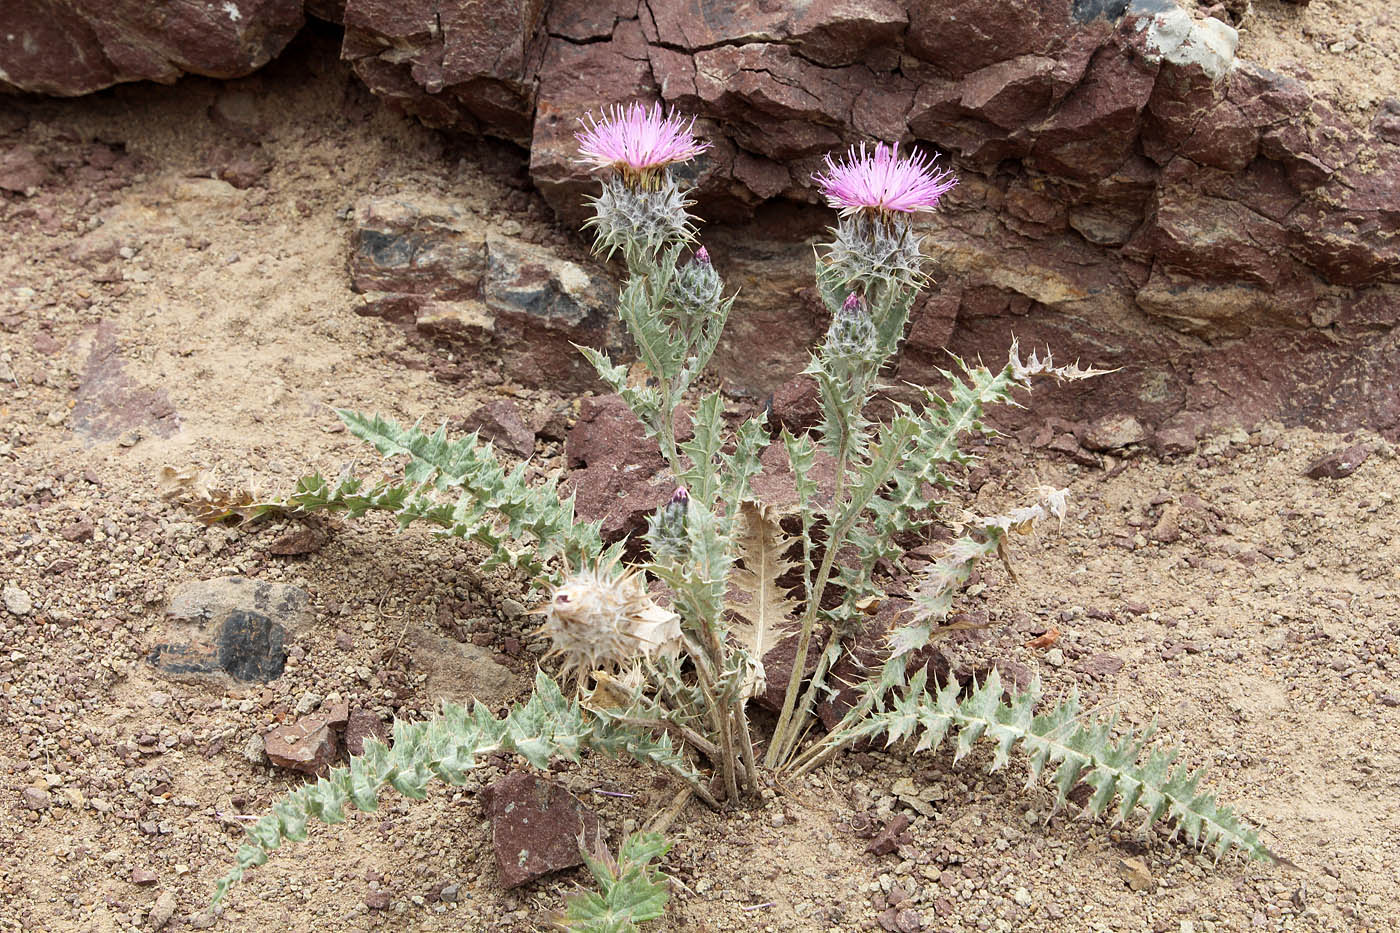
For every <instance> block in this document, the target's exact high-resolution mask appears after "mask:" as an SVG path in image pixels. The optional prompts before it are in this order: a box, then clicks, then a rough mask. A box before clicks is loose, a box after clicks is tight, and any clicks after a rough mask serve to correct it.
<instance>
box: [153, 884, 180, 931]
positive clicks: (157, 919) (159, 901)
mask: <svg viewBox="0 0 1400 933" xmlns="http://www.w3.org/2000/svg"><path fill="white" fill-rule="evenodd" d="M173 916H175V895H174V894H171V893H170V892H169V891H162V892H160V897H158V898H156V903H155V906H153V907H152V908H151V912H150V914H149V915H147V917H146V921H147V922H148V923H149V924H150V928H151V930H152V931H155V930H159V929H162V928H163V927H164V926H165V925H166V924H167V923H169V922H170V918H171V917H173Z"/></svg>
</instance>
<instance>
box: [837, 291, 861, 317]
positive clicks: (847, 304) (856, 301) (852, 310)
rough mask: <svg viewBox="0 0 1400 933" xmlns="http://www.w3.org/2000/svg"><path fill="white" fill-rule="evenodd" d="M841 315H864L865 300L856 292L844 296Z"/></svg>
mask: <svg viewBox="0 0 1400 933" xmlns="http://www.w3.org/2000/svg"><path fill="white" fill-rule="evenodd" d="M841 313H842V314H847V315H851V316H854V315H857V314H864V313H865V299H864V298H862V297H861V296H860V294H859V293H858V292H851V293H850V294H849V295H847V296H846V300H845V301H844V302H842V303H841Z"/></svg>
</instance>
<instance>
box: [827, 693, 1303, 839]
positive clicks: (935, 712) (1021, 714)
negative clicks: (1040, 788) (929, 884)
mask: <svg viewBox="0 0 1400 933" xmlns="http://www.w3.org/2000/svg"><path fill="white" fill-rule="evenodd" d="M958 692H959V691H958V689H957V687H956V684H950V685H948V686H945V687H944V688H943V689H942V690H940V691H939V692H938V693H937V694H930V693H928V692H926V691H925V690H924V673H923V671H922V670H921V671H919V672H918V673H917V674H916V675H915V676H914V677H913V678H912V679H911V680H910V683H909V689H908V690H907V691H905V693H904V695H903V696H901V697H899V698H897V699H896V700H895V701H894V702H893V704H892V708H891V709H890V710H888V711H886V712H880V713H873V714H871V715H870V716H869V717H868V718H866V720H865V721H864V722H862V723H860V724H859V725H858V726H857V727H856V728H854V729H852V730H851V735H852V736H854V737H856V738H873V737H876V736H880V735H885V736H888V737H889V739H890V741H891V742H893V741H896V740H898V739H902V738H906V737H910V736H913V735H915V734H916V733H921V734H922V737H921V738H920V739H919V742H918V746H917V748H918V750H924V749H932V748H937V747H938V745H939V743H940V742H941V741H942V738H943V736H944V735H946V734H947V733H949V732H951V731H956V732H957V734H958V741H957V750H956V752H955V755H954V760H956V759H958V758H961V757H962V756H963V755H965V754H967V753H968V751H970V750H971V748H972V746H973V744H974V743H975V742H976V740H977V739H978V738H982V737H985V738H988V739H990V740H992V741H993V742H994V743H995V744H996V754H995V755H994V757H993V759H992V763H991V768H990V770H993V771H995V770H997V769H998V768H1000V767H1002V766H1003V765H1004V764H1005V763H1006V761H1007V758H1008V755H1009V753H1010V750H1011V748H1012V747H1013V746H1014V745H1016V744H1018V743H1019V744H1020V746H1021V748H1022V749H1023V750H1024V751H1025V752H1027V753H1028V754H1029V756H1030V772H1031V781H1032V782H1034V781H1036V780H1038V779H1039V778H1040V777H1041V776H1042V775H1043V773H1044V769H1045V767H1046V765H1054V766H1055V773H1054V776H1053V778H1052V779H1051V783H1052V784H1053V785H1054V786H1055V803H1054V808H1053V810H1052V812H1054V810H1058V809H1059V808H1060V807H1061V806H1063V805H1064V803H1065V800H1066V799H1067V798H1068V796H1069V792H1070V791H1071V790H1072V789H1073V788H1074V786H1075V785H1076V784H1078V783H1079V782H1080V781H1081V780H1083V781H1084V782H1086V783H1087V784H1088V785H1089V786H1090V787H1091V788H1092V789H1093V793H1092V794H1091V795H1090V797H1089V800H1088V802H1087V803H1086V804H1085V807H1084V814H1085V815H1086V816H1090V817H1093V818H1095V819H1097V818H1101V817H1102V816H1103V815H1104V814H1105V813H1107V812H1108V811H1109V810H1110V808H1111V807H1112V805H1113V802H1114V800H1115V799H1116V800H1118V801H1119V804H1118V806H1117V807H1116V808H1114V811H1115V812H1114V822H1123V821H1126V820H1127V819H1128V818H1129V817H1130V816H1131V815H1132V813H1133V811H1134V810H1136V809H1138V808H1139V806H1140V807H1141V809H1142V810H1144V811H1145V817H1146V818H1145V820H1144V823H1143V826H1144V829H1145V828H1147V827H1150V826H1151V825H1152V824H1154V823H1156V822H1157V821H1158V820H1159V819H1163V818H1165V819H1168V820H1170V821H1171V822H1172V825H1173V826H1174V828H1175V830H1176V831H1177V832H1179V833H1181V834H1182V835H1184V836H1185V837H1186V839H1187V840H1188V841H1189V842H1190V843H1191V844H1192V845H1193V846H1197V847H1198V848H1201V849H1203V850H1211V851H1212V853H1213V854H1214V856H1215V857H1216V858H1219V857H1220V856H1222V855H1224V854H1225V853H1226V852H1228V851H1230V850H1231V849H1234V848H1238V849H1240V850H1242V851H1243V852H1245V853H1246V854H1248V855H1250V856H1251V857H1253V858H1256V859H1259V860H1261V861H1265V862H1269V863H1277V862H1279V861H1280V859H1279V857H1278V856H1276V855H1275V854H1274V853H1272V852H1270V851H1269V850H1268V849H1267V848H1266V847H1265V846H1264V844H1263V843H1262V842H1260V841H1259V836H1258V834H1257V833H1256V832H1255V831H1254V830H1253V829H1251V828H1250V827H1249V826H1248V825H1247V824H1245V823H1244V822H1242V821H1241V820H1240V819H1239V818H1238V817H1237V816H1236V815H1235V813H1234V811H1233V810H1231V809H1230V808H1229V807H1225V806H1221V805H1220V804H1218V803H1217V802H1216V800H1215V798H1214V797H1213V796H1212V795H1210V794H1208V793H1203V792H1201V791H1200V789H1199V787H1200V783H1201V777H1202V775H1201V772H1200V771H1187V769H1185V768H1184V767H1176V768H1173V767H1172V764H1173V762H1174V761H1175V759H1176V757H1177V753H1176V751H1175V750H1170V749H1166V750H1163V749H1158V750H1153V751H1151V752H1147V750H1146V744H1147V740H1148V738H1149V737H1150V732H1149V733H1148V734H1136V733H1133V732H1128V733H1127V734H1125V735H1124V736H1122V737H1120V738H1117V739H1115V738H1114V736H1113V732H1114V729H1113V722H1112V721H1111V720H1110V721H1108V722H1092V721H1088V722H1086V721H1085V720H1084V718H1083V717H1082V716H1081V714H1080V709H1079V699H1078V697H1077V696H1071V697H1070V698H1069V699H1068V700H1066V701H1064V702H1063V703H1060V704H1058V705H1056V706H1054V707H1052V708H1051V709H1049V710H1048V711H1046V712H1044V713H1041V714H1039V715H1035V716H1032V715H1031V709H1032V707H1033V706H1034V705H1035V704H1036V703H1037V702H1038V700H1039V698H1040V695H1041V691H1040V682H1039V681H1038V680H1037V681H1035V682H1034V683H1032V684H1031V686H1030V687H1029V688H1027V689H1026V690H1025V691H1024V692H1021V693H1018V694H1016V695H1015V696H1013V697H1012V698H1011V700H1010V702H1006V701H1004V700H1003V699H1002V683H1001V678H1000V676H999V675H998V673H997V672H996V670H993V671H992V673H991V674H990V675H988V677H987V679H986V680H985V681H983V683H982V684H981V685H980V686H975V687H974V688H973V689H972V691H971V692H969V693H968V694H967V695H966V696H965V697H962V698H961V699H959V698H958ZM1144 754H1145V755H1146V757H1145V758H1144Z"/></svg>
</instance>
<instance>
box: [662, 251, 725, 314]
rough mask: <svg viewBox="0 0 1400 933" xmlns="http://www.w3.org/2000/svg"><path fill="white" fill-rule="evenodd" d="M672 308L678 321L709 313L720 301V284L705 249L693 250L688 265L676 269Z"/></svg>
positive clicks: (722, 287)
mask: <svg viewBox="0 0 1400 933" xmlns="http://www.w3.org/2000/svg"><path fill="white" fill-rule="evenodd" d="M673 289H674V291H673V295H674V300H675V303H676V308H677V310H678V311H679V312H680V315H681V318H682V320H689V319H692V318H694V317H695V316H696V315H702V314H709V313H712V312H713V311H714V310H715V309H716V308H718V307H719V303H720V302H721V301H723V300H724V282H722V281H721V280H720V277H719V273H718V272H716V271H715V267H714V266H713V265H711V264H710V254H709V252H707V251H706V249H705V247H703V246H702V247H700V248H699V249H698V250H696V251H695V255H694V256H693V257H692V258H691V260H690V262H688V263H685V264H684V265H682V266H681V267H680V268H679V269H677V270H676V277H675V280H674V284H673Z"/></svg>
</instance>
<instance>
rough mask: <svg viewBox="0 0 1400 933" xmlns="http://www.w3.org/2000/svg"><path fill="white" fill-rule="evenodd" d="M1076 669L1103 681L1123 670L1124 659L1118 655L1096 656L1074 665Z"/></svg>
mask: <svg viewBox="0 0 1400 933" xmlns="http://www.w3.org/2000/svg"><path fill="white" fill-rule="evenodd" d="M1074 669H1075V670H1076V671H1078V672H1079V673H1081V674H1088V675H1089V676H1090V677H1092V678H1094V679H1095V680H1103V679H1104V678H1105V677H1112V676H1113V675H1114V674H1116V673H1118V672H1119V671H1121V670H1122V669H1123V659H1122V658H1120V657H1118V656H1117V655H1116V654H1095V655H1091V656H1089V657H1087V658H1085V659H1084V660H1083V661H1080V662H1079V663H1078V664H1076V665H1074Z"/></svg>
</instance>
